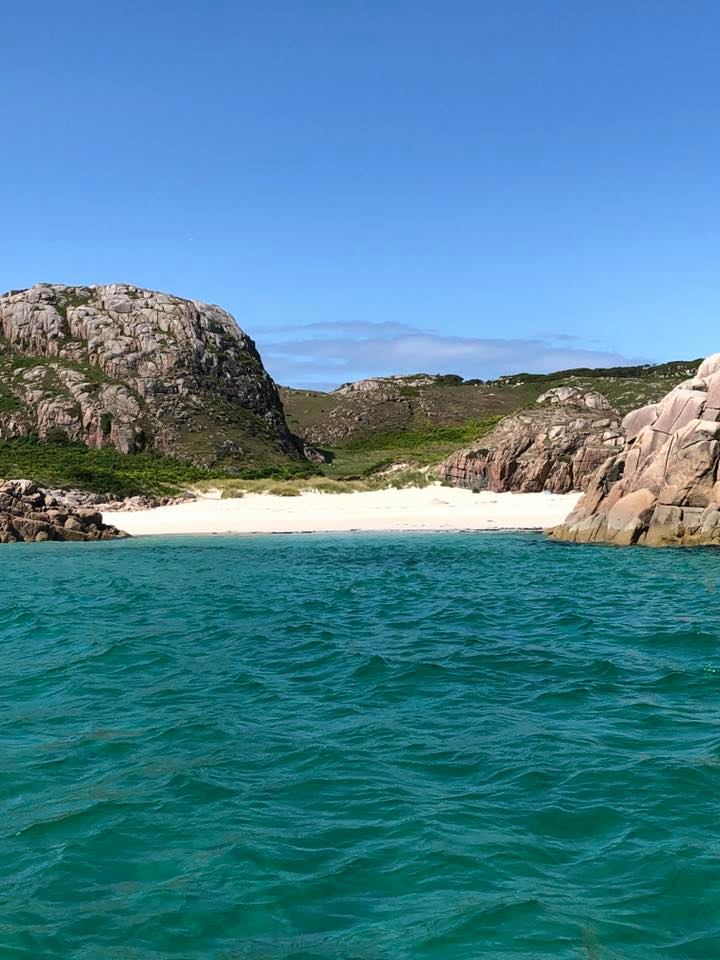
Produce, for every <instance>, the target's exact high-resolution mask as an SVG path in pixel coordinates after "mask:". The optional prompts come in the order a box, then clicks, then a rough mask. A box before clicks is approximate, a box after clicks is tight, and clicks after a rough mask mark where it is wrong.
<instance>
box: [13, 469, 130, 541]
mask: <svg viewBox="0 0 720 960" xmlns="http://www.w3.org/2000/svg"><path fill="white" fill-rule="evenodd" d="M126 536H127V534H126V533H122V532H121V531H120V530H118V529H117V528H116V527H112V526H110V525H109V524H106V523H103V519H102V515H101V514H100V513H99V512H98V511H97V510H96V509H92V508H83V507H70V506H68V505H67V504H66V503H63V502H62V501H61V500H59V499H58V498H57V497H56V496H54V494H52V493H50V491H49V490H43V489H41V488H40V487H38V486H37V485H36V484H34V483H33V482H32V481H30V480H8V481H3V480H0V543H20V542H25V543H30V542H32V541H35V542H37V543H40V542H42V541H45V540H74V541H82V540H114V539H115V538H116V537H126Z"/></svg>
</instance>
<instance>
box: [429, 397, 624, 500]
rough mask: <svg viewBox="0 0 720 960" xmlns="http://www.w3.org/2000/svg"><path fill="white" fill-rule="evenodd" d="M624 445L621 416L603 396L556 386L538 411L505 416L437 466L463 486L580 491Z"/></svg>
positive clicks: (448, 478) (540, 400) (540, 402)
mask: <svg viewBox="0 0 720 960" xmlns="http://www.w3.org/2000/svg"><path fill="white" fill-rule="evenodd" d="M621 445H622V433H621V430H620V423H619V416H618V414H617V412H616V411H615V410H613V408H612V406H611V404H610V403H609V402H608V401H607V400H606V398H605V397H603V396H602V394H599V393H596V392H595V391H582V390H578V389H577V388H574V387H557V388H555V389H553V390H549V391H547V393H544V394H542V396H540V397H538V400H537V404H536V406H535V408H534V409H530V410H524V411H522V412H521V413H515V414H511V415H510V416H509V417H505V419H504V420H501V421H500V423H499V424H498V425H497V427H495V429H494V430H492V431H491V432H490V433H489V434H487V435H486V436H484V437H482V438H481V439H480V440H478V441H476V442H475V443H473V444H472V445H471V446H469V447H466V448H464V449H463V450H458V451H457V452H456V453H454V454H452V455H451V456H450V457H448V459H447V460H445V461H444V462H443V463H442V464H441V465H440V467H439V469H438V475H439V476H440V478H441V479H442V480H444V481H445V482H447V483H451V484H453V485H454V486H458V487H468V488H470V489H479V490H493V491H495V492H497V493H503V492H506V491H516V492H521V493H533V492H537V491H540V490H549V491H552V492H553V493H567V492H569V491H571V490H581V489H583V488H584V487H585V486H586V485H587V483H588V482H589V479H590V477H591V476H592V474H593V473H594V471H595V470H596V469H597V467H598V466H599V464H601V463H603V462H604V461H605V460H607V458H608V457H609V456H611V455H612V454H613V453H616V452H617V451H618V449H619V448H620V447H621Z"/></svg>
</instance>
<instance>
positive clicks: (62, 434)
mask: <svg viewBox="0 0 720 960" xmlns="http://www.w3.org/2000/svg"><path fill="white" fill-rule="evenodd" d="M0 338H1V339H0V438H2V439H9V438H16V437H26V436H31V435H36V436H38V437H39V438H40V439H41V440H44V439H54V438H58V439H59V438H67V439H69V440H73V441H80V442H82V443H84V444H86V445H87V446H90V447H102V446H113V447H115V448H117V449H118V450H120V451H122V452H126V453H131V452H135V451H137V450H140V449H143V448H149V449H154V450H156V451H158V452H159V453H163V454H166V455H170V456H176V457H180V458H182V459H186V460H191V461H193V462H195V463H197V464H199V465H202V466H212V465H227V466H232V465H235V466H242V465H246V464H255V463H277V462H282V461H283V460H286V459H287V458H288V457H289V458H292V459H300V458H301V457H302V453H301V449H300V444H299V443H298V441H297V440H296V439H295V438H294V437H293V436H292V435H291V434H290V431H289V429H288V427H287V424H286V422H285V417H284V414H283V409H282V404H281V403H280V399H279V396H278V393H277V390H276V388H275V384H274V383H273V381H272V380H271V378H270V376H269V375H268V374H267V372H266V371H265V369H264V367H263V365H262V361H261V359H260V356H259V354H258V352H257V350H256V348H255V344H254V343H253V341H252V340H251V339H250V338H249V337H248V336H247V335H246V334H245V333H243V331H242V330H240V329H239V327H238V326H237V324H236V323H235V321H234V319H233V318H232V317H231V316H230V314H228V313H226V312H225V311H224V310H222V309H221V308H220V307H216V306H210V305H208V304H204V303H200V302H198V301H195V300H183V299H181V298H179V297H174V296H170V295H169V294H164V293H156V292H153V291H151V290H143V289H139V288H137V287H133V286H128V285H125V284H112V285H109V286H90V287H69V286H59V285H49V284H39V285H37V286H35V287H32V288H31V289H29V290H20V291H11V292H10V293H7V294H4V295H2V296H0Z"/></svg>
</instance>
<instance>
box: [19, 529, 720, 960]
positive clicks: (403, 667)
mask: <svg viewBox="0 0 720 960" xmlns="http://www.w3.org/2000/svg"><path fill="white" fill-rule="evenodd" d="M0 550H1V551H2V552H1V554H0V564H1V565H2V567H1V569H2V578H1V580H0V609H1V617H2V620H1V624H2V625H1V627H0V631H1V633H0V635H1V636H2V674H1V676H2V681H1V682H2V701H1V713H0V723H1V724H2V725H1V727H0V745H1V748H2V753H1V756H2V761H3V763H2V777H1V778H0V904H1V905H0V957H2V958H15V957H18V958H21V957H27V958H33V960H53V958H62V960H68V958H72V960H161V958H183V960H208V958H213V960H214V958H253V960H255V958H257V960H261V958H262V960H275V958H293V960H315V958H317V960H330V958H332V960H385V958H387V960H410V958H418V960H419V958H433V960H476V958H495V957H497V958H503V960H520V958H522V960H542V958H568V960H570V958H584V960H611V958H637V960H652V958H663V960H667V958H701V960H713V958H716V957H719V956H720V553H714V552H701V551H685V552H683V551H670V550H668V551H665V552H662V551H650V550H643V549H628V550H619V549H612V548H603V547H595V548H593V547H575V546H567V545H561V544H553V543H549V542H547V541H545V540H544V539H543V538H542V537H541V536H539V535H537V536H536V535H524V534H508V535H505V534H484V535H483V534H481V535H471V534H417V535H413V534H403V535H338V536H322V537H321V536H285V537H283V536H277V537H234V538H231V537H207V538H205V537H201V538H180V539H172V538H164V539H147V540H133V541H127V542H119V543H110V544H43V545H17V546H9V547H2V548H0Z"/></svg>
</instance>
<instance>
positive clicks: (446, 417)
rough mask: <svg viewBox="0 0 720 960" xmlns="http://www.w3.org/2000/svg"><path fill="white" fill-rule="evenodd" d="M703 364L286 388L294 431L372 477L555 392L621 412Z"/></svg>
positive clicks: (334, 463) (343, 467) (428, 458)
mask: <svg viewBox="0 0 720 960" xmlns="http://www.w3.org/2000/svg"><path fill="white" fill-rule="evenodd" d="M699 363H700V360H687V361H686V360H680V361H673V362H671V363H665V364H659V365H656V366H653V365H640V366H631V367H611V368H605V369H598V370H592V369H587V368H578V369H574V370H562V371H558V372H556V373H549V374H529V373H521V374H516V375H513V376H508V377H501V378H499V379H497V380H493V381H481V380H465V381H464V380H463V379H462V378H461V377H458V376H454V375H445V376H438V377H432V376H428V375H427V374H415V375H413V376H409V377H403V378H382V379H378V380H377V381H375V384H376V387H374V388H373V389H366V390H357V391H354V392H333V393H322V392H319V391H312V390H297V389H292V388H281V397H282V400H283V405H284V408H285V415H286V417H287V420H288V423H289V425H290V428H291V430H293V431H294V432H295V433H297V434H298V435H300V436H303V437H305V438H307V439H308V440H310V441H311V442H313V443H315V444H317V445H318V446H320V447H321V448H323V449H325V450H327V452H328V454H329V455H330V457H331V458H332V460H331V463H329V464H328V465H327V466H326V467H324V468H323V472H324V473H325V474H326V475H328V476H334V477H337V478H346V477H360V476H369V475H371V474H372V473H373V472H376V471H378V470H380V469H382V468H383V467H385V466H387V465H388V464H391V463H394V462H397V461H406V462H408V463H409V464H413V465H420V466H422V465H427V464H431V463H437V462H439V461H440V460H442V459H443V458H444V457H445V456H447V454H448V453H450V452H452V450H455V449H457V448H458V447H460V446H462V445H463V444H465V443H469V442H471V441H472V440H475V439H477V438H478V437H480V436H482V435H483V434H485V433H487V432H488V431H489V430H491V429H492V427H493V426H494V425H495V424H496V423H497V422H498V420H499V419H500V418H502V417H504V416H506V415H507V414H508V413H511V412H513V411H514V410H519V409H522V408H524V407H530V406H532V405H533V404H534V403H535V401H536V400H537V398H538V397H539V396H540V394H542V393H544V392H545V391H546V390H550V389H551V388H553V387H559V386H576V387H580V388H582V389H586V390H597V391H598V392H600V393H602V394H604V396H606V397H607V398H608V400H610V402H611V403H612V404H613V406H614V407H616V409H617V410H618V411H619V412H620V413H621V414H622V415H624V414H626V413H628V412H629V411H630V410H634V409H635V408H637V407H639V406H643V405H644V404H646V403H651V402H653V401H655V400H659V399H660V398H661V397H663V396H664V395H665V394H666V393H667V392H668V391H669V390H671V389H672V388H673V387H674V386H675V385H676V384H677V383H679V382H681V381H682V380H685V379H687V378H688V377H690V376H692V375H693V374H694V373H695V371H696V370H697V367H698V365H699Z"/></svg>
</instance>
